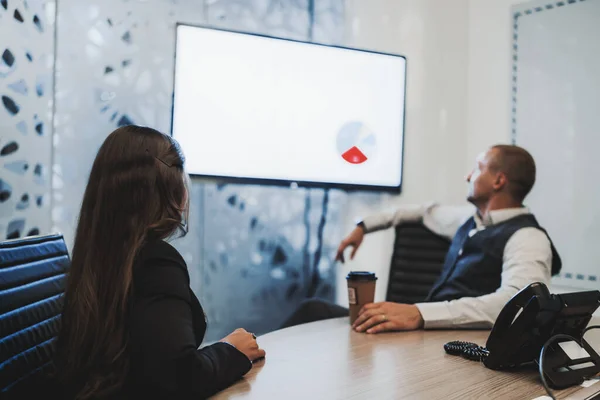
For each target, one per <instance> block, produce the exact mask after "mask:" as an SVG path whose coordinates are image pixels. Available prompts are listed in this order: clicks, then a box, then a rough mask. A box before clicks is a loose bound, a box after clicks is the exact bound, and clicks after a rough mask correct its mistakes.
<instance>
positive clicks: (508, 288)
mask: <svg viewBox="0 0 600 400" xmlns="http://www.w3.org/2000/svg"><path fill="white" fill-rule="evenodd" d="M551 269H552V250H551V247H550V240H549V239H548V237H547V236H546V234H545V233H544V232H542V231H541V230H539V229H536V228H523V229H520V230H518V231H517V232H516V233H515V234H514V235H512V237H511V238H510V239H509V241H508V242H507V243H506V246H505V248H504V256H503V265H502V283H501V285H500V287H499V288H498V290H496V291H495V292H494V293H491V294H488V295H485V296H480V297H465V298H462V299H458V300H452V301H443V302H435V303H419V304H416V306H417V308H418V309H419V311H420V313H421V315H422V317H423V320H424V323H425V325H424V328H425V329H436V328H491V327H492V326H493V325H494V322H495V321H496V318H497V317H498V314H500V311H501V310H502V308H503V307H504V305H505V304H506V303H507V302H508V300H510V298H511V297H512V296H513V295H515V294H516V293H517V292H518V291H519V290H521V289H522V288H523V287H525V286H527V285H529V284H530V283H532V282H542V283H544V284H546V285H548V284H549V283H550V277H551Z"/></svg>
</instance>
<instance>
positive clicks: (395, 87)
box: [172, 24, 406, 191]
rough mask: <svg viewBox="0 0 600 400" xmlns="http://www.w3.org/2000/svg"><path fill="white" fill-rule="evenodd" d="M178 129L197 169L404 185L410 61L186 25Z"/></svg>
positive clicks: (274, 180)
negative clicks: (405, 131) (406, 111)
mask: <svg viewBox="0 0 600 400" xmlns="http://www.w3.org/2000/svg"><path fill="white" fill-rule="evenodd" d="M176 31H177V33H176V53H175V73H174V93H173V119H172V135H173V137H174V138H175V139H177V141H179V143H180V144H181V146H182V148H183V151H184V153H185V155H186V159H187V161H186V168H187V170H188V173H190V174H191V175H192V176H202V177H206V178H212V179H216V180H218V181H222V182H225V183H227V182H238V183H256V184H276V185H301V186H318V187H333V188H342V189H358V190H388V191H399V190H400V188H401V186H402V165H403V162H402V159H403V144H404V115H405V106H404V104H405V87H406V59H405V58H404V57H402V56H399V55H394V54H384V53H378V52H373V51H365V50H358V49H350V48H343V47H337V46H327V45H321V44H315V43H306V42H300V41H293V40H285V39H279V38H273V37H267V36H261V35H254V34H248V33H241V32H232V31H225V30H217V29H212V28H205V27H198V26H191V25H185V24H178V25H177V28H176Z"/></svg>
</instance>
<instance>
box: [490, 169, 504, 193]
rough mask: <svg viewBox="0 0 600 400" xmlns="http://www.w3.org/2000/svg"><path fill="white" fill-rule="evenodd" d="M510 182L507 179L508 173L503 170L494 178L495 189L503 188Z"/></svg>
mask: <svg viewBox="0 0 600 400" xmlns="http://www.w3.org/2000/svg"><path fill="white" fill-rule="evenodd" d="M507 184H508V180H507V179H506V175H505V174H504V173H503V172H498V173H497V174H496V177H495V178H494V184H493V188H494V190H495V191H500V190H502V188H503V187H505V186H506V185H507Z"/></svg>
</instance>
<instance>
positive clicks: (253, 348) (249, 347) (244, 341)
mask: <svg viewBox="0 0 600 400" xmlns="http://www.w3.org/2000/svg"><path fill="white" fill-rule="evenodd" d="M220 341H221V342H227V343H229V344H231V345H233V346H234V347H235V348H236V349H238V350H239V351H241V352H242V353H244V355H245V356H246V357H248V359H249V360H250V361H252V362H254V361H255V360H258V359H259V358H264V357H265V354H266V353H265V351H264V350H263V349H261V348H260V347H259V346H258V342H257V341H256V336H254V334H253V333H250V332H248V331H246V330H245V329H242V328H238V329H236V330H235V331H233V332H232V333H230V334H229V335H228V336H226V337H224V338H223V339H221V340H220Z"/></svg>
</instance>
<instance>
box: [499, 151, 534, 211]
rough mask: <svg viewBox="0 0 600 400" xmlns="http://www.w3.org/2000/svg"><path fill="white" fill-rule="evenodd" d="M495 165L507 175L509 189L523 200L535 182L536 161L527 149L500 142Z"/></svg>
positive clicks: (513, 194)
mask: <svg viewBox="0 0 600 400" xmlns="http://www.w3.org/2000/svg"><path fill="white" fill-rule="evenodd" d="M492 149H494V150H496V154H495V157H494V159H493V163H492V164H493V167H495V168H496V169H497V170H499V171H501V172H503V173H504V175H506V179H507V180H508V191H509V192H510V194H511V195H512V196H513V197H514V198H515V199H516V200H518V201H521V202H522V201H523V200H524V199H525V197H526V196H527V195H528V194H529V192H530V191H531V188H532V187H533V184H534V183H535V161H534V160H533V157H532V156H531V154H529V152H528V151H527V150H525V149H524V148H522V147H519V146H513V145H506V144H499V145H496V146H493V147H492Z"/></svg>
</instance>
